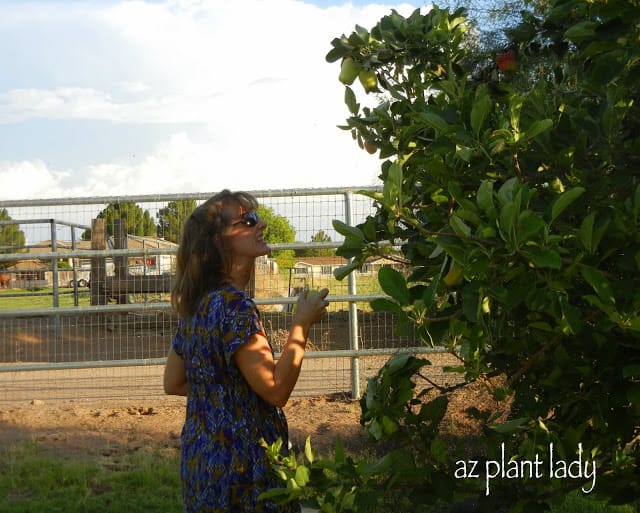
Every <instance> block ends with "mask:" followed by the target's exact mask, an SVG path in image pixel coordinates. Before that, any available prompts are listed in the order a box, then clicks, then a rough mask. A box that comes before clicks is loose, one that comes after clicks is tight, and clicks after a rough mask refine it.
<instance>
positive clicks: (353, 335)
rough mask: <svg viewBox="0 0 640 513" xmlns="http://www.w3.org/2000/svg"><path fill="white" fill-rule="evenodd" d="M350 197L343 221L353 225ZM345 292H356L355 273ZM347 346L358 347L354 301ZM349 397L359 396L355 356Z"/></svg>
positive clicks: (353, 294) (349, 194)
mask: <svg viewBox="0 0 640 513" xmlns="http://www.w3.org/2000/svg"><path fill="white" fill-rule="evenodd" d="M351 198H352V194H351V193H350V192H347V193H345V195H344V217H345V220H344V221H345V223H346V224H347V225H348V226H352V225H353V212H352V208H351ZM349 260H350V261H351V260H353V259H352V258H351V259H349ZM347 293H348V294H349V295H352V296H355V295H356V294H357V287H356V273H349V276H348V277H347ZM349 348H350V349H352V350H354V351H357V350H358V349H360V344H359V341H358V307H357V305H356V303H355V301H349ZM351 397H353V398H354V399H359V398H360V360H359V359H358V357H357V356H353V357H351Z"/></svg>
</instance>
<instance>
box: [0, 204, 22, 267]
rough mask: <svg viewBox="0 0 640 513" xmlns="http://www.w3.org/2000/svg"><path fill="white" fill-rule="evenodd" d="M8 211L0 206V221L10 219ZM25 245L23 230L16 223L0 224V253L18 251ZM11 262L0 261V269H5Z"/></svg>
mask: <svg viewBox="0 0 640 513" xmlns="http://www.w3.org/2000/svg"><path fill="white" fill-rule="evenodd" d="M12 220H13V219H12V217H11V216H10V215H9V211H8V210H7V209H6V208H0V221H12ZM24 245H25V236H24V232H23V231H22V230H21V229H20V225H17V224H3V225H0V248H2V249H0V252H2V253H5V254H6V253H18V252H19V251H20V248H23V247H24ZM10 265H11V262H1V263H0V269H6V268H7V267H9V266H10Z"/></svg>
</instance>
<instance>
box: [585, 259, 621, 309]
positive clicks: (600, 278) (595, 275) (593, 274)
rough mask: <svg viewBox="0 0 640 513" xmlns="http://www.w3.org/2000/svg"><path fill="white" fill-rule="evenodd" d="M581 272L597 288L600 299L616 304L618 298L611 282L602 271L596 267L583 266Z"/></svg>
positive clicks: (605, 302)
mask: <svg viewBox="0 0 640 513" xmlns="http://www.w3.org/2000/svg"><path fill="white" fill-rule="evenodd" d="M580 274H582V277H583V278H584V279H585V280H586V281H587V283H589V285H591V287H592V288H593V290H595V292H596V294H597V295H598V298H599V299H600V301H602V302H603V303H604V304H605V305H609V306H612V305H614V304H615V302H616V300H615V296H614V295H613V290H612V289H611V284H610V283H609V280H607V278H606V276H605V275H604V273H603V272H602V271H599V270H598V269H594V268H593V267H581V268H580Z"/></svg>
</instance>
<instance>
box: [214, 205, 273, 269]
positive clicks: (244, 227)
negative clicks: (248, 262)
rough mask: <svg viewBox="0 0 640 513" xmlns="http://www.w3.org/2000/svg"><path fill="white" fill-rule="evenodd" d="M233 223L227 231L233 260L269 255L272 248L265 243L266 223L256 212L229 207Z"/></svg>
mask: <svg viewBox="0 0 640 513" xmlns="http://www.w3.org/2000/svg"><path fill="white" fill-rule="evenodd" d="M226 214H227V215H228V218H229V219H231V222H230V224H229V226H228V228H227V229H226V231H225V236H226V237H228V240H229V245H230V247H231V251H232V252H233V259H234V260H236V259H241V258H256V257H259V256H263V255H267V254H269V252H270V251H271V248H270V247H269V246H268V245H267V243H266V242H265V241H264V230H265V228H266V227H267V225H266V224H265V222H264V221H263V220H262V219H260V218H259V217H258V214H257V213H256V212H255V211H253V210H252V211H249V212H247V211H245V210H243V209H242V207H240V206H239V205H236V206H229V207H227V210H226Z"/></svg>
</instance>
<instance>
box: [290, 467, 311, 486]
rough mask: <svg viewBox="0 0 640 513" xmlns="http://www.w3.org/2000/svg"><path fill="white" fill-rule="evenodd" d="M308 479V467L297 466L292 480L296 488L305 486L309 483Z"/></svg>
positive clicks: (309, 473) (309, 475) (309, 472)
mask: <svg viewBox="0 0 640 513" xmlns="http://www.w3.org/2000/svg"><path fill="white" fill-rule="evenodd" d="M309 477H311V471H310V470H309V468H308V467H305V466H304V465H299V466H298V468H296V475H295V477H294V479H295V481H296V484H297V485H298V486H305V485H306V484H307V483H308V482H309Z"/></svg>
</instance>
